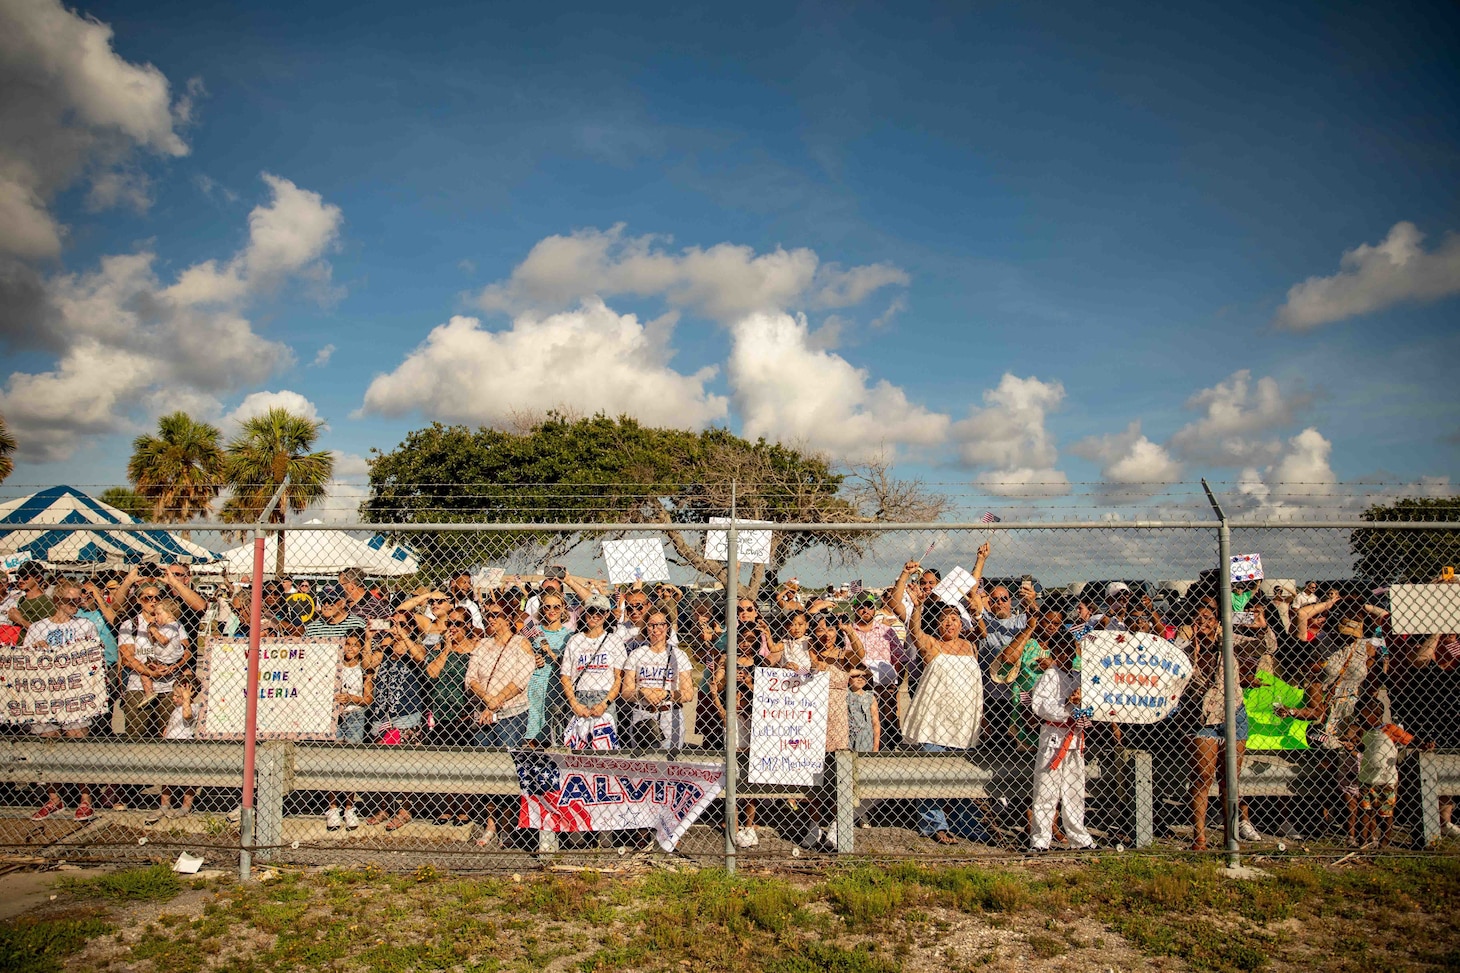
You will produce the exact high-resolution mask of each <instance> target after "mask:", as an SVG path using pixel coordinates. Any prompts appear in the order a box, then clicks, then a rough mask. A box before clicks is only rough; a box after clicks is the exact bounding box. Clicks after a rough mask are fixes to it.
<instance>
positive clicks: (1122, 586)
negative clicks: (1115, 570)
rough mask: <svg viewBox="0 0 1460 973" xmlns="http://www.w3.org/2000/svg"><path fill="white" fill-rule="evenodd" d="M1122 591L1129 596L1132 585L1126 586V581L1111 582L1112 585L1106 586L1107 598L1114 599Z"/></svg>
mask: <svg viewBox="0 0 1460 973" xmlns="http://www.w3.org/2000/svg"><path fill="white" fill-rule="evenodd" d="M1122 591H1124V592H1125V593H1126V594H1129V593H1130V585H1128V584H1126V583H1125V582H1124V581H1112V582H1110V584H1108V585H1106V586H1105V597H1107V598H1114V597H1115V596H1116V595H1118V594H1120V593H1121V592H1122Z"/></svg>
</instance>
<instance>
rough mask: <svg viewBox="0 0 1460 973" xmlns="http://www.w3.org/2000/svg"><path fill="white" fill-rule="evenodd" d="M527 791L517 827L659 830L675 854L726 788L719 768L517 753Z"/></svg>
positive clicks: (520, 779)
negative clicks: (680, 843) (691, 829)
mask: <svg viewBox="0 0 1460 973" xmlns="http://www.w3.org/2000/svg"><path fill="white" fill-rule="evenodd" d="M512 760H513V762H514V763H515V764H516V766H517V780H518V783H519V784H520V785H521V787H522V804H521V807H520V809H519V811H518V815H517V823H518V827H521V828H530V829H534V830H538V831H559V832H562V831H628V830H633V829H636V828H652V829H653V831H654V834H655V838H656V839H657V840H658V841H659V846H660V847H661V848H663V849H664V850H665V851H673V850H674V848H675V846H676V845H678V844H679V839H680V838H682V837H683V836H684V833H685V832H686V831H688V830H689V827H690V825H692V824H694V823H695V821H696V820H698V818H699V816H700V815H701V814H703V813H704V811H705V809H706V808H708V807H709V806H710V803H711V802H712V801H714V800H715V798H717V797H719V796H720V792H721V790H722V789H723V788H724V786H725V768H724V767H723V766H722V765H721V764H718V763H701V762H693V761H682V760H652V759H649V760H640V759H634V758H626V757H613V756H608V755H597V754H589V753H551V752H546V751H541V750H513V751H512Z"/></svg>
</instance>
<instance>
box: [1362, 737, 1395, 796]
mask: <svg viewBox="0 0 1460 973" xmlns="http://www.w3.org/2000/svg"><path fill="white" fill-rule="evenodd" d="M1359 783H1360V784H1369V785H1375V784H1389V785H1391V786H1393V787H1398V786H1399V744H1397V743H1395V742H1394V739H1393V738H1392V737H1390V736H1389V734H1387V733H1385V732H1384V728H1383V727H1382V726H1376V727H1374V728H1373V729H1371V730H1369V731H1368V732H1367V733H1365V734H1364V737H1363V753H1362V754H1360V756H1359Z"/></svg>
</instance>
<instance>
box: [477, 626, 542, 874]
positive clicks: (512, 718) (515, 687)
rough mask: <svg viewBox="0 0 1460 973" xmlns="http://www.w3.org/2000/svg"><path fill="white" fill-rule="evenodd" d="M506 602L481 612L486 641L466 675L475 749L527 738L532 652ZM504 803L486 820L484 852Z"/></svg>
mask: <svg viewBox="0 0 1460 973" xmlns="http://www.w3.org/2000/svg"><path fill="white" fill-rule="evenodd" d="M511 616H512V612H511V611H510V610H509V608H508V606H507V604H506V602H504V601H501V600H497V601H489V602H487V603H486V604H485V605H484V606H483V607H482V621H483V622H484V623H486V626H487V635H486V638H483V639H481V640H480V641H478V642H477V644H476V648H475V649H474V650H473V651H472V654H471V662H470V664H469V665H468V666H467V670H466V688H467V690H468V691H469V692H470V693H471V694H472V695H473V696H474V697H475V698H476V703H477V711H476V714H475V722H476V745H477V746H479V747H491V748H512V747H520V746H521V745H522V741H523V739H524V736H525V735H526V733H527V683H528V680H530V679H531V678H532V671H533V661H532V646H531V645H529V644H528V642H527V639H525V638H523V637H522V636H521V635H518V634H517V633H516V632H514V631H513V628H512V617H511ZM506 806H507V805H506V803H505V802H499V800H498V799H491V800H489V801H488V803H487V809H486V810H487V819H486V821H485V822H484V824H483V826H482V831H481V833H480V834H479V835H477V837H476V843H477V846H478V847H485V846H486V845H488V844H490V843H491V842H492V841H493V840H494V839H495V838H496V836H497V815H498V812H499V811H504V810H505V809H506Z"/></svg>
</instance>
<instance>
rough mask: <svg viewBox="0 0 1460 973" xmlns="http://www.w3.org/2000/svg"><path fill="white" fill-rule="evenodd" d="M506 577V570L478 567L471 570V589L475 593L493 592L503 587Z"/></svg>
mask: <svg viewBox="0 0 1460 973" xmlns="http://www.w3.org/2000/svg"><path fill="white" fill-rule="evenodd" d="M506 577H507V569H506V568H491V567H484V566H481V565H478V566H477V567H474V568H472V569H471V587H472V590H473V591H492V590H494V589H496V588H500V587H502V580H503V579H504V578H506Z"/></svg>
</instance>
